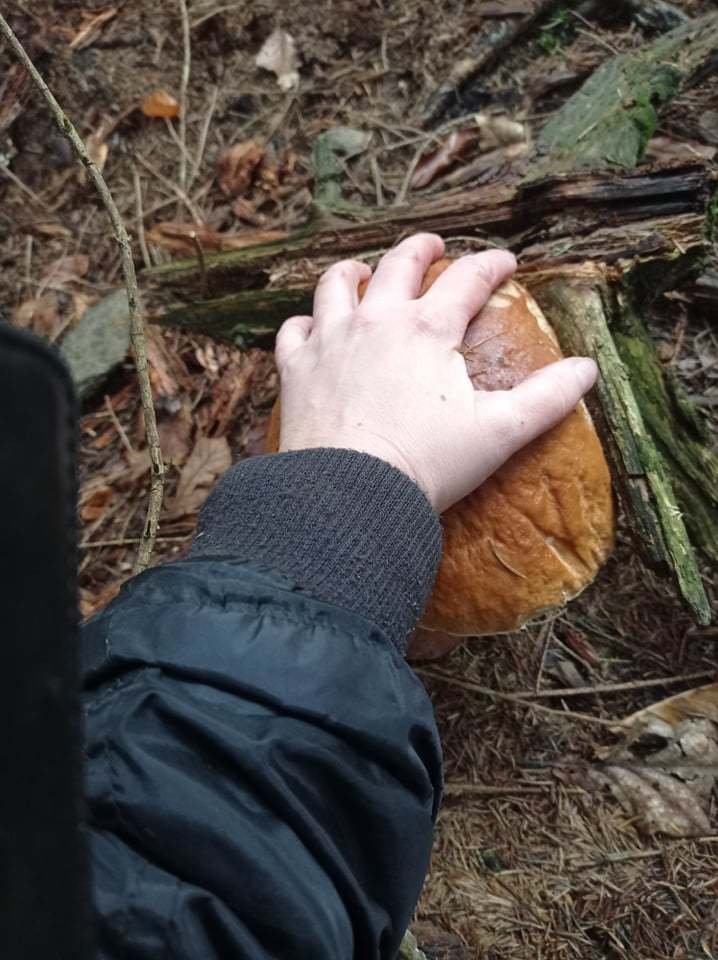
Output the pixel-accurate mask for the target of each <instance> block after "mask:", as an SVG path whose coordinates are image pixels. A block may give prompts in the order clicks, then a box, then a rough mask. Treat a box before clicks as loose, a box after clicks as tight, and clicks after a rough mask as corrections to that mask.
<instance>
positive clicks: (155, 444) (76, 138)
mask: <svg viewBox="0 0 718 960" xmlns="http://www.w3.org/2000/svg"><path fill="white" fill-rule="evenodd" d="M0 33H1V34H2V35H3V37H4V38H5V39H6V40H7V42H8V44H9V45H10V47H11V49H12V50H13V52H14V53H15V56H16V57H17V58H18V60H19V61H20V63H21V64H22V65H23V66H24V67H25V69H26V70H27V72H28V74H29V76H30V78H31V80H32V82H33V83H34V84H35V86H36V87H37V89H38V90H39V92H40V94H41V95H42V97H43V98H44V100H45V102H46V103H47V105H48V107H49V108H50V112H51V113H52V116H53V118H54V120H55V122H56V123H57V126H58V128H59V129H60V132H61V133H63V134H64V135H65V136H66V137H67V139H68V140H69V141H70V143H71V144H72V147H73V149H74V151H75V153H76V154H77V156H78V158H79V160H80V162H81V163H82V165H83V166H84V168H85V169H86V170H87V173H88V174H89V176H90V179H91V180H92V182H93V183H94V185H95V187H96V189H97V192H98V194H99V196H100V199H101V200H102V203H103V205H104V207H105V210H106V211H107V215H108V217H109V218H110V222H111V224H112V229H113V231H114V234H115V239H116V240H117V244H118V246H119V248H120V256H121V258H122V272H123V274H124V278H125V286H126V288H127V305H128V310H129V316H130V339H131V343H132V350H133V352H134V355H135V366H136V369H137V379H138V381H139V384H140V398H141V402H142V414H143V416H144V421H145V432H146V434H147V445H148V448H149V453H150V464H151V470H152V480H151V484H150V497H149V503H148V505H147V519H146V521H145V529H144V531H143V534H142V539H141V540H140V546H139V549H138V551H137V559H136V561H135V566H134V571H133V572H134V573H139V572H140V571H141V570H144V569H145V567H147V566H148V565H149V562H150V558H151V556H152V550H153V547H154V543H155V539H156V537H157V531H158V529H159V517H160V510H161V508H162V494H163V491H164V477H165V468H164V463H163V461H162V451H161V449H160V438H159V433H158V431H157V417H156V415H155V408H154V403H153V400H152V387H151V386H150V377H149V370H148V366H147V351H146V348H145V331H144V322H143V317H142V309H141V305H140V295H139V290H138V287H137V276H136V274H135V264H134V261H133V259H132V246H131V244H130V238H129V236H128V234H127V230H126V229H125V225H124V223H123V222H122V218H121V217H120V213H119V210H118V209H117V205H116V204H115V201H114V200H113V198H112V194H111V193H110V191H109V188H108V186H107V184H106V183H105V180H104V178H103V176H102V174H101V173H100V171H99V169H98V168H97V166H96V164H95V163H93V161H92V158H91V157H90V154H89V153H88V151H87V147H86V146H85V144H84V142H83V140H82V138H81V137H80V135H79V134H78V132H77V130H76V129H75V127H74V126H73V125H72V123H71V122H70V120H69V119H68V117H67V115H66V114H65V111H64V110H63V109H62V107H61V106H60V104H59V103H58V102H57V100H56V99H55V96H54V95H53V93H52V91H51V90H50V88H49V87H48V85H47V84H46V83H45V81H44V80H43V78H42V77H41V76H40V73H39V72H38V70H37V68H36V67H35V65H34V63H33V62H32V60H31V59H30V57H29V56H28V54H27V52H26V50H25V48H24V47H23V45H22V44H21V43H20V41H19V40H18V39H17V37H16V36H15V34H14V32H13V30H12V29H11V27H10V25H9V24H8V22H7V21H6V20H5V18H4V17H3V16H2V14H0Z"/></svg>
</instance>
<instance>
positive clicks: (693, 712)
mask: <svg viewBox="0 0 718 960" xmlns="http://www.w3.org/2000/svg"><path fill="white" fill-rule="evenodd" d="M693 719H705V720H712V721H713V723H715V724H718V683H708V684H706V685H705V686H703V687H696V688H695V689H694V690H686V692H685V693H677V694H676V695H675V696H674V697H666V699H665V700H660V701H659V702H658V703H653V704H651V706H650V707H645V709H643V710H637V711H636V713H632V714H631V715H630V716H629V717H626V719H625V720H624V721H623V723H622V726H623V727H626V726H628V727H633V728H634V729H645V728H646V727H655V723H654V722H653V721H655V720H662V721H663V722H664V723H667V724H668V725H669V726H670V727H675V726H678V724H679V723H681V722H682V721H683V720H693Z"/></svg>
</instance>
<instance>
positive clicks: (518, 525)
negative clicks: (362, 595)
mask: <svg viewBox="0 0 718 960" xmlns="http://www.w3.org/2000/svg"><path fill="white" fill-rule="evenodd" d="M449 263H450V261H449V260H440V261H438V262H437V263H434V264H433V265H432V266H431V267H430V269H429V271H428V272H427V274H426V276H425V278H424V284H423V287H422V291H421V292H422V293H423V292H424V291H425V290H427V289H428V288H429V287H430V286H431V284H432V283H433V282H434V280H435V279H436V278H437V277H438V276H439V275H440V274H441V273H442V272H443V271H444V270H445V269H446V268H447V267H448V266H449ZM359 292H360V296H361V295H362V294H363V292H364V285H363V286H362V287H360V290H359ZM462 353H463V354H464V358H465V360H466V367H467V370H468V372H469V376H470V377H471V380H472V382H473V384H474V386H475V387H476V388H477V389H479V390H510V389H511V388H512V387H514V386H515V385H516V384H517V383H519V382H520V381H522V380H524V379H525V378H526V377H527V376H528V375H529V374H530V373H533V372H534V371H535V370H539V369H540V368H541V367H544V366H546V364H548V363H552V362H553V361H554V360H559V359H561V356H562V354H561V349H560V347H559V345H558V341H557V339H556V336H555V334H554V332H553V330H552V329H551V327H550V326H549V324H548V322H547V321H546V319H545V317H544V315H543V314H542V312H541V310H540V308H539V306H538V304H537V303H536V301H535V300H534V299H533V298H532V297H531V295H530V294H529V293H528V292H527V291H526V290H525V289H524V288H523V287H521V286H519V284H517V283H515V282H514V281H508V282H507V283H504V284H503V285H502V286H501V287H500V288H499V289H498V290H497V291H496V292H495V293H494V294H493V296H492V297H491V298H490V300H489V301H488V303H487V304H486V306H485V307H484V308H483V310H482V311H481V312H480V313H479V315H478V316H477V317H476V319H475V320H473V321H472V323H471V324H470V325H469V327H468V329H467V331H466V336H465V339H464V345H463V348H462ZM278 446H279V406H278V404H277V405H275V408H274V410H273V412H272V418H271V421H270V426H269V432H268V435H267V443H266V448H267V450H268V451H274V450H277V449H278ZM442 527H443V532H444V548H443V556H442V560H441V565H440V568H439V572H438V575H437V578H436V583H435V584H434V589H433V592H432V594H431V597H430V598H429V602H428V604H427V607H426V610H425V611H424V615H423V617H422V619H421V623H420V625H419V628H418V629H417V631H416V632H415V634H414V636H413V637H412V639H411V641H410V643H409V653H408V655H409V657H410V658H412V659H434V658H436V657H439V656H442V655H443V654H445V653H448V652H449V651H450V650H452V649H454V647H457V646H459V645H460V644H462V643H464V642H465V640H466V639H467V638H468V637H475V636H482V635H491V634H497V633H510V632H513V631H515V630H518V629H519V628H520V627H521V626H522V625H523V624H525V623H526V622H527V621H529V620H531V619H533V618H535V617H537V616H538V615H540V614H542V613H546V612H548V611H551V610H555V609H560V608H561V607H563V606H564V605H565V604H566V603H567V602H568V601H569V600H571V599H572V598H573V597H575V596H577V595H578V594H579V593H581V591H582V590H583V589H584V588H585V587H587V586H588V585H589V584H590V583H591V582H592V581H593V580H594V578H595V576H596V574H597V572H598V570H599V568H600V567H601V565H602V564H603V563H604V562H605V560H606V559H607V558H608V556H609V554H610V553H611V550H612V549H613V532H614V511H613V497H612V492H611V476H610V472H609V469H608V465H607V463H606V459H605V457H604V454H603V450H602V448H601V442H600V440H599V438H598V434H597V433H596V430H595V428H594V425H593V422H592V420H591V417H590V415H589V413H588V410H587V409H586V406H585V404H584V403H580V404H579V405H578V406H577V407H576V409H575V410H573V411H572V412H571V413H570V414H569V415H568V417H566V419H565V420H564V421H563V422H562V423H560V424H559V425H558V426H556V427H554V428H553V429H551V430H549V431H548V432H547V433H545V434H544V435H543V436H541V437H539V438H538V439H537V440H534V441H533V443H530V444H529V445H528V446H527V447H525V448H524V449H523V450H520V451H519V452H518V453H516V454H514V456H513V457H511V459H510V460H508V461H507V462H506V463H505V464H504V465H503V466H502V467H500V468H499V469H498V470H497V471H496V473H494V474H493V476H491V477H489V479H488V480H486V481H485V482H484V483H483V484H482V485H481V486H480V487H479V488H478V489H477V490H475V491H474V492H473V493H471V494H469V496H467V497H465V498H464V499H463V500H461V501H460V502H459V503H456V504H454V506H452V507H450V508H449V509H448V510H447V511H446V512H445V513H444V514H443V516H442Z"/></svg>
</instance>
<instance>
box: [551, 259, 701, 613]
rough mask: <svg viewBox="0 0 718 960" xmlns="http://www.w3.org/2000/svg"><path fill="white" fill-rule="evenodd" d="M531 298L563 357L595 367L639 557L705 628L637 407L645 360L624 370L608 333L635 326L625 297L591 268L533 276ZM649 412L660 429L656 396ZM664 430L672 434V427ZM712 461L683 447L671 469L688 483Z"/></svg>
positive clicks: (687, 546)
mask: <svg viewBox="0 0 718 960" xmlns="http://www.w3.org/2000/svg"><path fill="white" fill-rule="evenodd" d="M533 292H534V294H535V295H536V296H537V299H538V300H539V303H540V304H541V306H542V307H543V308H544V310H545V311H546V313H547V315H548V316H549V317H550V318H551V323H552V325H553V327H554V329H555V330H556V333H557V335H558V337H559V340H560V341H561V345H562V348H563V349H564V351H565V352H566V353H569V354H579V355H586V356H592V357H593V358H594V359H595V360H596V362H597V363H598V365H599V369H600V371H601V377H600V378H599V382H598V384H597V395H598V400H599V404H598V406H596V407H595V408H594V410H593V413H594V416H595V417H596V420H597V425H598V427H599V429H600V431H601V432H602V433H603V435H604V440H605V441H607V443H606V449H607V450H608V452H609V454H610V456H611V458H612V460H613V470H612V473H613V477H614V480H615V481H616V483H617V488H618V490H619V492H620V494H621V495H622V499H623V501H624V504H625V506H626V507H627V513H628V516H629V517H630V518H631V520H632V523H633V526H634V529H635V530H636V532H637V534H638V535H639V536H640V539H641V543H642V545H643V548H644V552H645V551H647V552H648V555H649V557H650V559H651V560H652V562H653V564H654V565H655V566H657V567H659V568H663V569H665V570H670V571H672V573H673V575H674V577H675V580H676V584H677V586H678V589H679V590H680V593H681V595H682V596H683V598H684V599H685V600H686V602H687V603H688V605H689V606H690V608H691V610H692V611H693V613H694V615H695V617H696V620H697V621H698V622H699V623H702V624H707V623H710V620H711V609H710V602H709V600H708V597H707V595H706V592H705V588H704V586H703V582H702V580H701V575H700V570H699V567H698V563H697V560H696V556H695V553H694V550H693V547H692V545H691V540H690V538H689V536H688V532H687V530H686V527H685V523H684V520H683V515H682V511H681V509H680V506H679V503H678V500H677V496H676V492H675V489H674V483H675V475H674V473H673V472H672V471H671V469H670V465H669V463H668V462H667V460H666V457H665V456H664V455H663V453H662V451H661V449H659V446H658V444H657V441H656V438H655V437H654V435H653V433H652V431H651V428H650V427H649V425H648V424H647V422H646V416H645V415H644V408H643V406H642V404H641V399H643V400H644V402H645V394H644V393H643V390H644V388H643V383H642V378H643V376H645V374H646V364H647V360H646V357H645V356H644V355H643V354H641V358H640V368H639V369H638V370H637V368H636V366H634V365H633V364H626V363H625V362H624V359H623V357H622V356H621V353H620V352H619V350H618V348H617V343H616V338H615V337H614V335H612V330H611V328H612V327H621V326H628V327H629V328H630V327H631V326H632V324H633V323H634V321H635V318H629V319H626V318H625V314H626V313H628V311H629V310H630V307H629V305H628V304H627V302H626V299H625V297H624V298H623V299H621V298H617V297H616V296H615V295H614V294H613V293H612V292H611V291H610V289H609V286H608V285H607V283H606V282H605V278H604V276H603V275H602V271H601V269H600V268H599V267H597V266H596V265H595V264H586V265H584V266H582V267H579V268H573V269H571V268H569V269H566V270H563V271H561V272H560V273H554V274H553V275H551V276H550V277H547V278H545V279H543V280H542V279H541V278H537V281H536V282H535V283H534V284H533ZM653 372H654V371H651V373H653ZM658 376H660V375H659V374H658ZM656 390H658V387H656ZM651 406H652V407H653V411H654V412H653V413H652V414H651V416H652V419H653V420H654V422H656V423H657V424H658V425H659V426H660V428H661V429H662V427H663V424H662V419H663V418H662V413H663V408H662V406H660V407H659V406H658V403H657V401H656V399H655V398H654V397H652V398H651V402H650V403H648V404H647V408H648V407H651ZM666 426H668V427H669V428H670V421H669V422H668V423H667V424H666ZM710 456H711V455H710V454H709V451H708V450H707V448H703V447H700V446H698V448H697V450H689V449H685V450H684V451H683V452H682V456H681V463H680V466H679V465H678V464H676V466H679V469H680V474H681V476H685V477H686V478H689V477H690V476H691V474H692V473H693V472H694V471H697V470H700V468H701V465H703V464H704V463H705V461H706V459H709V458H710ZM715 468H716V463H715V462H714V463H713V469H715ZM699 489H700V488H699ZM700 495H701V498H702V499H703V501H704V502H705V505H706V507H709V505H710V504H711V494H710V491H703V490H701V491H700Z"/></svg>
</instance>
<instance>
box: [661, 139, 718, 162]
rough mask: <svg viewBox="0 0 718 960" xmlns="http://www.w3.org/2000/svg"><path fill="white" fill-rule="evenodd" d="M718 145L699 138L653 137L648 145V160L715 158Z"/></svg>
mask: <svg viewBox="0 0 718 960" xmlns="http://www.w3.org/2000/svg"><path fill="white" fill-rule="evenodd" d="M716 153H718V148H717V147H711V146H708V145H707V144H705V143H700V142H699V141H698V140H673V139H672V137H653V139H652V140H650V141H649V143H648V146H647V147H646V153H645V158H646V159H647V160H673V159H675V160H695V158H696V157H698V158H700V159H702V160H713V158H714V157H715V155H716Z"/></svg>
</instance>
